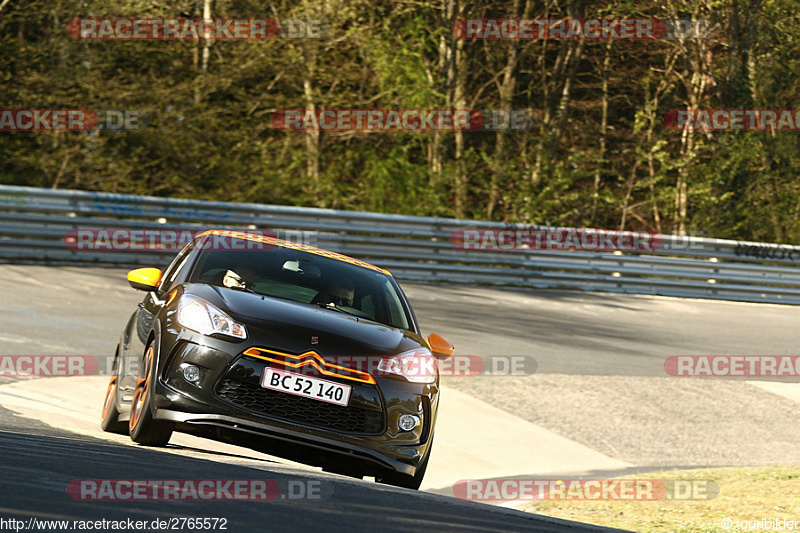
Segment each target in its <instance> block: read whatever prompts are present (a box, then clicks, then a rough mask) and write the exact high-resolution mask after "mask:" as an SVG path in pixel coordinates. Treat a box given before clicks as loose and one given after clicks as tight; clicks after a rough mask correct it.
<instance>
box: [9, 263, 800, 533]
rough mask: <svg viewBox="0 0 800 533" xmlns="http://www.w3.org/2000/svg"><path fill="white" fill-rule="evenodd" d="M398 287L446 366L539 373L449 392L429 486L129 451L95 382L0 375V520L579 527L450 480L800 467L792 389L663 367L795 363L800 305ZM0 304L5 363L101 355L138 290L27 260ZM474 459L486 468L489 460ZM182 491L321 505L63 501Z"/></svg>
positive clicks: (183, 453) (256, 460) (106, 273)
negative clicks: (217, 484)
mask: <svg viewBox="0 0 800 533" xmlns="http://www.w3.org/2000/svg"><path fill="white" fill-rule="evenodd" d="M403 286H404V289H405V290H406V292H407V294H408V295H409V298H410V300H411V303H412V305H413V306H414V308H415V311H416V312H417V316H418V318H419V320H420V323H421V325H422V327H423V330H424V332H425V333H426V334H427V333H429V332H432V331H435V332H437V333H440V334H442V335H444V336H445V337H446V338H448V340H450V341H451V342H453V344H455V345H456V353H457V354H470V355H477V356H480V357H482V358H484V360H489V359H490V357H491V356H498V355H500V356H512V355H527V356H533V357H534V358H535V360H536V363H537V369H536V372H535V373H534V374H531V375H526V376H514V377H508V376H480V377H458V378H456V377H449V378H444V379H443V386H444V387H445V390H444V392H443V405H442V412H441V413H440V426H439V427H438V428H437V430H438V431H437V443H436V446H435V447H434V456H433V457H432V460H431V465H430V468H429V472H428V476H426V484H425V485H423V489H425V490H424V491H421V492H414V491H408V490H403V489H397V488H393V487H387V486H384V485H378V484H376V483H374V482H372V481H370V480H364V481H359V480H354V479H350V478H345V477H341V476H335V475H330V474H326V473H323V472H321V471H320V470H319V469H314V468H310V467H303V466H301V465H296V464H294V463H291V462H288V461H283V460H279V459H275V458H271V457H268V456H265V455H261V454H258V453H256V452H251V451H249V450H248V451H245V450H243V449H239V448H236V447H232V446H227V447H223V448H220V447H219V446H217V445H216V444H215V443H213V442H211V441H205V440H202V439H195V440H191V441H190V440H182V439H181V438H180V436H177V435H176V437H174V438H173V441H172V442H171V444H170V446H169V448H168V449H165V450H156V449H148V448H144V447H140V446H136V445H133V444H132V443H130V441H129V440H128V439H127V438H126V437H121V436H113V435H108V434H102V433H101V432H100V431H99V411H100V407H101V406H100V405H99V402H97V399H96V398H97V397H99V398H100V399H102V396H103V394H104V392H105V382H106V379H107V378H105V377H104V376H94V377H91V378H81V379H83V381H75V382H74V383H76V384H78V383H80V387H77V386H76V387H70V382H68V381H65V380H70V379H78V378H17V377H2V376H0V450H2V457H3V459H2V461H1V462H0V469H2V474H3V475H2V478H0V486H1V487H2V488H0V494H2V499H1V502H0V517H2V518H4V519H5V518H7V517H14V518H17V519H21V520H28V519H30V518H31V517H36V518H40V519H50V520H100V519H107V520H119V519H133V520H144V521H152V520H154V519H165V520H166V519H169V518H180V517H211V518H225V519H226V520H227V524H228V530H229V531H245V530H247V531H249V530H253V529H256V528H258V529H264V530H269V531H273V530H279V531H287V530H306V529H311V530H319V531H343V530H346V531H361V530H365V531H366V530H371V531H372V530H387V531H389V530H391V531H420V530H423V529H429V528H430V529H434V530H452V531H521V530H528V531H589V530H598V529H597V528H592V527H590V526H582V525H580V524H575V523H572V522H564V521H560V520H555V519H549V518H544V517H538V516H533V515H528V514H524V513H521V512H518V511H516V510H513V509H509V508H504V507H498V506H489V505H486V504H481V503H475V502H468V501H462V500H459V499H456V498H454V497H452V494H453V492H452V485H453V483H454V482H455V481H457V480H459V479H465V478H473V477H474V478H479V477H480V478H489V477H502V476H505V477H512V476H536V475H545V474H547V475H560V476H599V475H605V476H612V475H620V474H622V473H626V472H645V471H648V469H650V470H652V469H655V468H659V469H661V468H669V467H700V466H703V467H705V466H730V465H765V464H800V451H798V448H797V442H798V441H800V428H799V427H798V424H797V413H798V406H797V402H798V401H800V396H798V387H800V385H798V384H797V383H796V382H794V383H787V382H783V383H780V382H772V381H770V382H766V381H761V382H759V381H755V380H747V381H745V380H736V379H725V380H723V379H701V378H674V377H669V376H667V375H666V374H665V371H664V359H665V358H666V357H669V356H671V355H703V354H709V355H711V354H729V355H797V353H798V346H800V343H799V342H798V341H800V331H798V328H797V327H796V325H797V323H798V320H799V319H800V309H797V308H793V307H788V306H774V305H752V304H739V303H730V302H712V301H700V300H679V299H671V298H656V297H653V298H650V297H631V296H618V295H604V294H588V293H577V292H574V293H573V292H558V291H527V292H521V291H506V290H491V289H487V288H474V287H457V286H422V285H403ZM0 293H1V294H3V300H2V303H0V310H1V311H0V318H2V320H0V355H77V354H80V355H91V356H96V357H106V356H108V355H109V353H111V352H112V351H113V348H114V346H115V344H116V341H117V337H118V335H119V333H120V331H121V329H122V327H123V325H124V323H125V321H126V320H127V318H128V316H129V314H130V313H131V312H132V311H133V309H134V307H135V305H136V303H137V302H138V301H139V300H141V297H142V293H139V292H136V291H134V290H133V289H130V288H129V287H128V285H127V283H126V281H125V278H124V272H123V271H119V270H109V269H91V268H47V267H30V266H21V265H0ZM784 381H786V380H784ZM65 391H66V392H65ZM70 391H71V392H70ZM448 391H449V396H448ZM71 394H72V396H71ZM448 398H449V404H446V403H445V400H446V399H448ZM94 406H96V407H94ZM95 408H96V412H95V411H94V409H95ZM20 414H21V415H24V417H23V416H20ZM447 415H449V416H447ZM471 454H472V455H471ZM487 455H496V456H497V457H496V458H494V459H486V460H485V461H484V458H485V457H486V456H487ZM189 478H194V479H199V478H205V479H270V480H274V481H276V482H277V483H278V485H279V486H280V487H281V495H286V494H287V490H286V487H288V486H289V485H291V484H292V483H294V484H295V485H299V484H302V483H305V484H309V483H312V484H313V483H318V486H319V487H321V497H320V498H318V499H290V498H281V497H277V498H276V499H275V500H273V501H269V502H233V501H203V502H193V501H177V502H176V501H129V502H121V501H115V502H109V501H75V500H73V499H71V498H70V496H69V495H68V494H67V490H66V487H67V486H68V485H69V483H70V482H71V481H73V480H79V479H189ZM0 525H1V524H0Z"/></svg>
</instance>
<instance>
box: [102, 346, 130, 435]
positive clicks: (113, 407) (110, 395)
mask: <svg viewBox="0 0 800 533" xmlns="http://www.w3.org/2000/svg"><path fill="white" fill-rule="evenodd" d="M118 374H119V351H117V355H115V356H114V369H113V370H112V372H111V379H110V380H109V382H108V390H106V399H105V402H103V413H102V417H103V421H102V422H101V423H100V427H101V428H102V429H103V431H108V432H109V433H119V434H120V435H127V434H128V423H127V422H120V421H119V410H118V409H117V379H118Z"/></svg>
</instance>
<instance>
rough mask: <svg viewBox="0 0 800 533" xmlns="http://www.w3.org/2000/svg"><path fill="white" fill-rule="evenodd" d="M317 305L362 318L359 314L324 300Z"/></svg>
mask: <svg viewBox="0 0 800 533" xmlns="http://www.w3.org/2000/svg"><path fill="white" fill-rule="evenodd" d="M317 307H321V308H323V309H330V310H331V311H339V312H340V313H344V314H345V315H350V316H354V317H356V318H360V317H359V316H358V315H357V314H355V313H351V312H350V311H345V310H344V309H342V308H341V307H339V306H338V305H336V304H334V303H329V304H324V303H322V302H318V303H317Z"/></svg>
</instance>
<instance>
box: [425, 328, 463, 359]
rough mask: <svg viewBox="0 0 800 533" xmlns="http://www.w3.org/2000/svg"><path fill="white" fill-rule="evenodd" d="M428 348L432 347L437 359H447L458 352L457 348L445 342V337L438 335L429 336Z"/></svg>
mask: <svg viewBox="0 0 800 533" xmlns="http://www.w3.org/2000/svg"><path fill="white" fill-rule="evenodd" d="M428 346H430V347H431V352H432V353H433V356H434V357H436V358H437V359H447V358H448V357H450V356H451V355H453V352H454V351H455V350H456V348H455V346H453V345H452V344H450V343H449V342H447V341H446V340H445V338H444V337H442V336H441V335H439V334H437V333H431V334H430V335H428Z"/></svg>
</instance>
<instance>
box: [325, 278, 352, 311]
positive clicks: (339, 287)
mask: <svg viewBox="0 0 800 533" xmlns="http://www.w3.org/2000/svg"><path fill="white" fill-rule="evenodd" d="M355 289H356V288H355V285H353V282H352V281H349V280H334V281H333V282H332V283H331V284H330V285H329V286H328V288H327V289H325V292H324V293H322V296H320V297H317V298H315V299H316V300H317V303H319V305H323V306H328V305H331V304H333V305H334V306H336V307H352V306H353V297H354V296H355Z"/></svg>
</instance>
